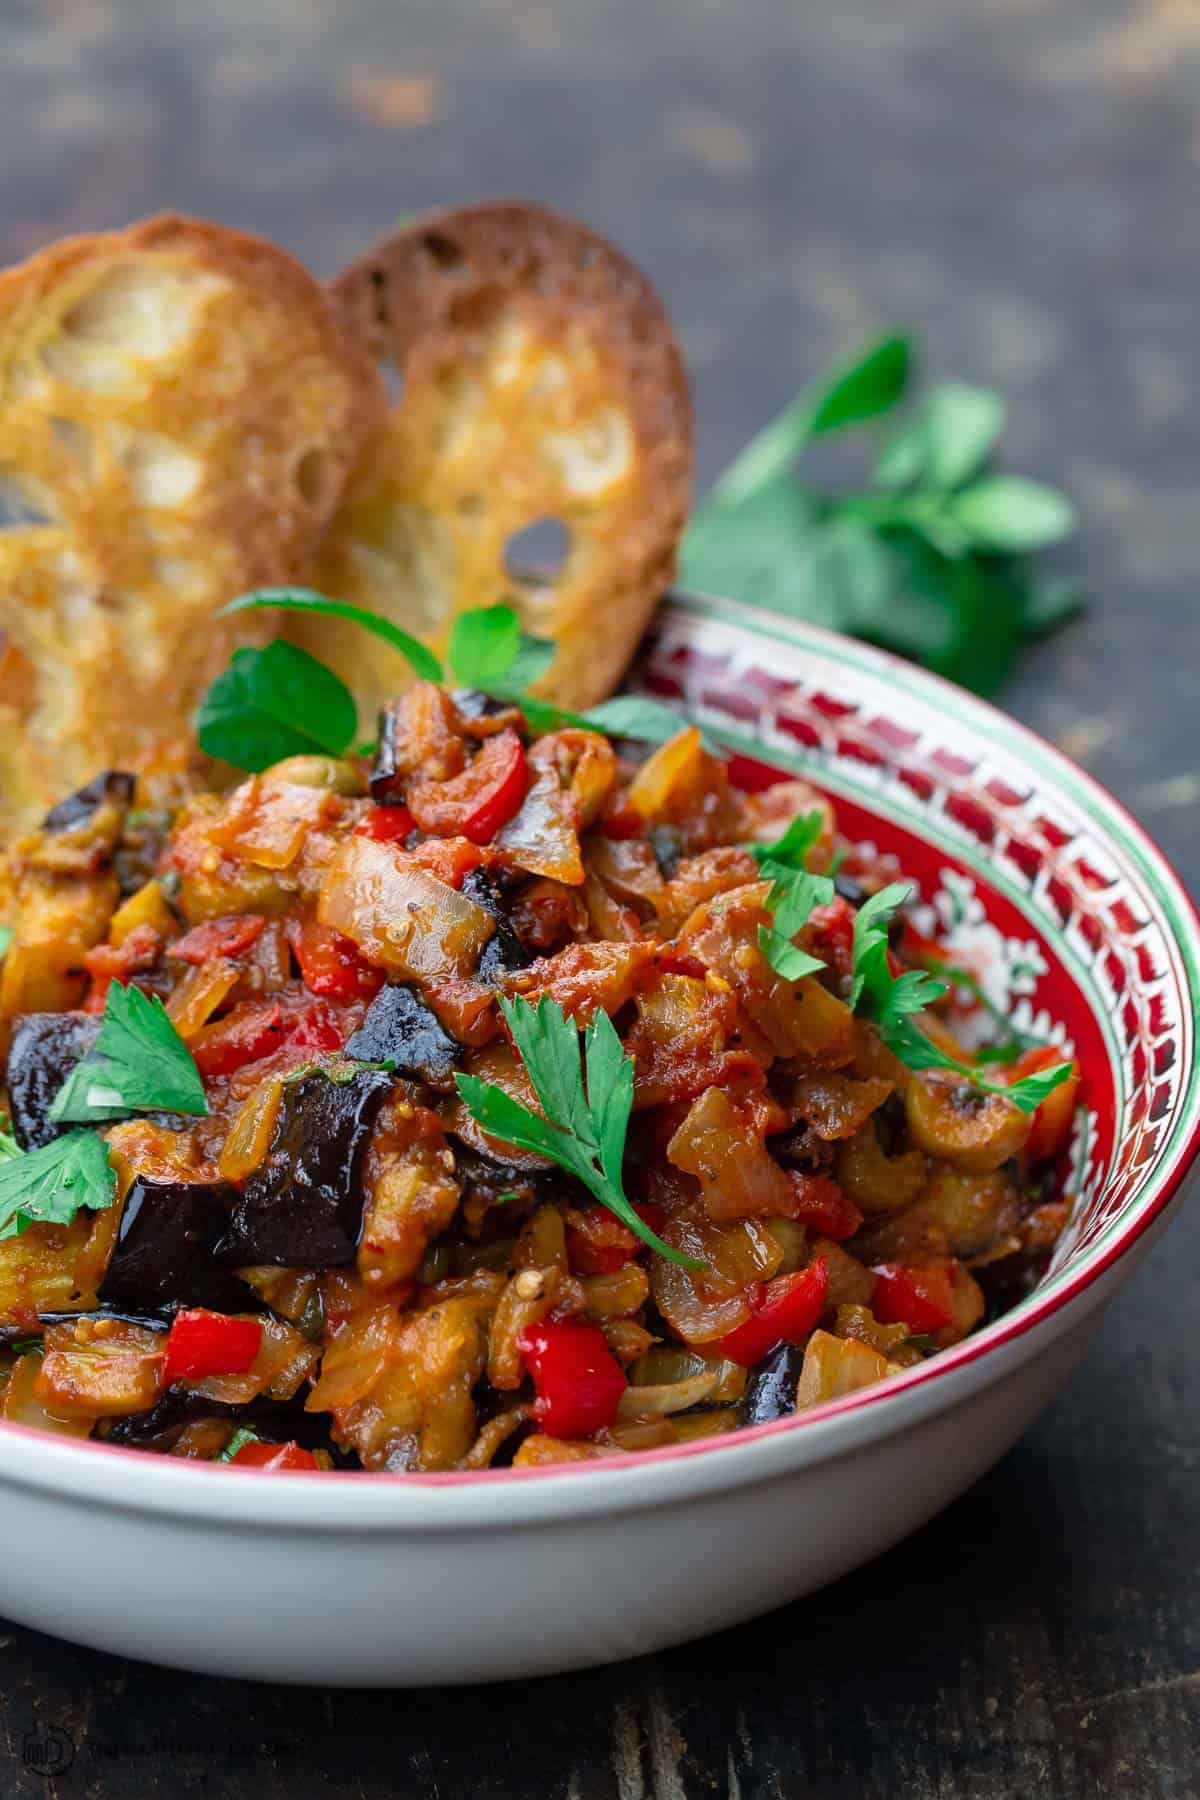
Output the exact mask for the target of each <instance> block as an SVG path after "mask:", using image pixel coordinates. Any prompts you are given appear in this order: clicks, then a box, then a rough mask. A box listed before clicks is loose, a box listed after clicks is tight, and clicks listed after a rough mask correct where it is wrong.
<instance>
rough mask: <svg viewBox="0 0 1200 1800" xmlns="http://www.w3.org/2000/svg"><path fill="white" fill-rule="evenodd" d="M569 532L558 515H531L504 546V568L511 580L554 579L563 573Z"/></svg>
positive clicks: (569, 536) (568, 545)
mask: <svg viewBox="0 0 1200 1800" xmlns="http://www.w3.org/2000/svg"><path fill="white" fill-rule="evenodd" d="M570 548H571V534H570V532H569V531H568V530H567V528H566V526H565V525H564V524H563V522H562V520H561V519H554V518H550V517H549V516H547V517H546V518H542V519H534V520H533V522H532V524H530V525H523V526H522V527H521V529H520V530H519V531H514V532H513V533H512V535H511V536H510V537H509V539H508V542H507V543H506V544H505V546H504V572H505V574H506V575H507V576H508V577H509V578H510V579H511V580H513V581H554V580H556V579H557V577H558V576H559V575H561V573H562V569H563V564H564V563H565V562H566V560H567V555H568V553H569V551H570Z"/></svg>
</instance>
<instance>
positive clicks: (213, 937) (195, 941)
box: [168, 913, 267, 963]
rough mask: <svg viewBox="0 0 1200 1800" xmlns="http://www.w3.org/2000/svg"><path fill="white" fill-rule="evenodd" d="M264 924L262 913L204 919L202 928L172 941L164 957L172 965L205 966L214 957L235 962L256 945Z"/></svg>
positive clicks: (197, 928) (194, 928) (196, 927)
mask: <svg viewBox="0 0 1200 1800" xmlns="http://www.w3.org/2000/svg"><path fill="white" fill-rule="evenodd" d="M266 923H267V921H266V919H265V918H264V916H263V914H262V913H230V914H228V915H227V916H226V917H225V918H223V919H206V920H205V921H204V923H203V925H196V926H194V927H193V928H192V930H191V931H189V932H187V933H186V934H185V935H184V936H183V937H181V938H176V940H175V942H174V943H173V944H172V945H171V947H170V950H169V953H168V954H169V955H171V956H172V957H174V958H175V960H176V962H186V963H206V962H211V961H212V959H213V957H214V956H224V957H228V958H229V959H230V960H231V961H236V959H237V958H238V957H239V956H244V955H245V954H246V951H247V950H249V949H250V947H251V945H253V944H256V943H257V942H258V940H259V938H260V937H261V936H262V934H263V931H264V930H265V928H266Z"/></svg>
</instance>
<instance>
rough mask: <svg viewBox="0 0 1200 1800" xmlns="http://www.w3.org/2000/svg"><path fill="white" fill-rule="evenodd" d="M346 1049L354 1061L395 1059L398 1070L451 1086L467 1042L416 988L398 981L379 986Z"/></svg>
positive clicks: (419, 1079) (431, 1082)
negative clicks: (461, 1040)
mask: <svg viewBox="0 0 1200 1800" xmlns="http://www.w3.org/2000/svg"><path fill="white" fill-rule="evenodd" d="M344 1054H345V1055H346V1056H349V1057H351V1058H352V1059H353V1060H354V1061H355V1062H387V1063H391V1065H392V1067H393V1069H394V1070H395V1071H396V1073H397V1074H398V1075H407V1076H409V1077H410V1078H411V1079H412V1080H414V1081H425V1082H428V1083H429V1085H430V1086H431V1087H448V1086H449V1084H450V1077H451V1075H452V1073H453V1071H454V1065H455V1064H456V1063H457V1062H458V1060H459V1058H460V1057H461V1056H462V1054H463V1048H462V1045H461V1044H460V1043H458V1041H457V1040H456V1039H455V1038H452V1037H451V1036H450V1033H449V1032H448V1031H447V1030H446V1029H445V1028H444V1026H443V1025H442V1023H441V1020H440V1019H439V1018H438V1016H437V1014H436V1013H435V1012H434V1010H433V1008H432V1007H430V1006H427V1005H426V1004H425V1002H424V1000H422V999H421V998H420V996H419V995H418V994H416V993H415V992H414V991H413V989H412V988H410V987H404V986H403V985H402V984H400V983H395V982H394V983H392V984H391V985H390V986H389V987H384V988H380V990H379V992H378V993H377V994H376V996H375V998H374V999H373V1000H372V1002H371V1004H370V1006H369V1007H368V1008H367V1013H366V1017H365V1018H364V1019H363V1022H362V1024H361V1025H360V1026H359V1028H358V1030H357V1031H356V1032H354V1034H353V1035H352V1036H351V1038H350V1039H349V1041H348V1042H347V1044H346V1048H345V1052H344Z"/></svg>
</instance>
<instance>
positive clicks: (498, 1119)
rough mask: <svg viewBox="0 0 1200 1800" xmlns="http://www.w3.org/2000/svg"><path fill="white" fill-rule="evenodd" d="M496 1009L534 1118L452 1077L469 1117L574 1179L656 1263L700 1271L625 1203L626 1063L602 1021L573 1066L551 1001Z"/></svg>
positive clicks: (505, 1003)
mask: <svg viewBox="0 0 1200 1800" xmlns="http://www.w3.org/2000/svg"><path fill="white" fill-rule="evenodd" d="M500 1010H501V1012H502V1013H503V1014H504V1019H505V1023H506V1024H507V1026H508V1028H509V1030H510V1032H511V1033H512V1039H513V1043H514V1044H515V1045H516V1048H517V1053H518V1055H519V1056H520V1058H521V1061H522V1062H523V1063H524V1065H525V1069H526V1072H527V1073H528V1076H529V1080H530V1083H531V1084H532V1087H533V1091H534V1093H535V1094H536V1095H537V1099H538V1105H539V1106H540V1107H541V1108H542V1112H541V1113H536V1112H534V1111H533V1110H532V1108H530V1107H528V1106H526V1105H524V1104H523V1102H522V1101H520V1100H517V1099H515V1098H514V1097H513V1095H512V1094H509V1093H506V1092H505V1090H504V1089H503V1088H499V1087H496V1086H495V1084H494V1083H492V1082H489V1081H481V1080H480V1079H479V1077H478V1076H476V1075H456V1076H455V1078H454V1079H455V1081H456V1082H457V1083H458V1091H459V1093H460V1094H461V1095H462V1097H463V1099H464V1101H465V1102H466V1104H467V1108H468V1110H469V1112H470V1114H471V1117H472V1118H473V1119H474V1120H475V1121H476V1123H477V1124H479V1125H481V1126H482V1127H483V1129H484V1131H486V1132H487V1133H488V1134H489V1135H490V1136H491V1137H495V1138H499V1139H500V1140H501V1142H503V1143H506V1144H513V1145H514V1146H515V1147H516V1148H517V1149H518V1150H529V1151H532V1153H533V1154H534V1155H535V1156H545V1157H549V1159H550V1161H551V1162H555V1163H557V1164H558V1166H559V1168H560V1169H565V1170H566V1172H567V1173H568V1174H569V1175H574V1176H575V1178H576V1180H577V1181H581V1182H582V1183H583V1185H584V1187H586V1188H587V1189H588V1191H589V1192H590V1193H592V1194H594V1195H595V1197H596V1199H597V1200H599V1201H600V1203H601V1205H602V1206H606V1207H607V1208H608V1209H609V1211H610V1212H612V1213H615V1214H616V1216H617V1218H618V1219H620V1221H621V1223H622V1224H623V1225H626V1226H628V1228H629V1230H630V1231H633V1232H636V1234H637V1236H638V1237H639V1238H641V1240H642V1242H643V1243H645V1244H649V1246H650V1248H651V1249H652V1250H657V1252H658V1254H659V1255H660V1256H665V1257H666V1258H667V1259H668V1260H669V1261H670V1262H675V1263H682V1264H683V1265H684V1266H685V1267H686V1268H698V1267H700V1266H701V1265H700V1264H698V1263H697V1262H696V1261H695V1260H694V1259H693V1258H691V1257H687V1256H684V1255H683V1254H682V1253H681V1252H680V1251H678V1250H673V1249H672V1248H671V1246H670V1245H669V1244H664V1243H663V1241H662V1239H661V1238H660V1237H658V1236H657V1235H656V1233H655V1232H653V1231H651V1229H650V1227H649V1226H648V1225H647V1224H646V1222H645V1220H644V1219H642V1218H640V1217H639V1216H638V1214H637V1213H636V1212H635V1211H634V1209H633V1207H632V1206H631V1205H630V1203H629V1201H628V1199H627V1197H626V1194H625V1188H624V1183H623V1179H622V1173H621V1167H622V1162H623V1160H624V1155H625V1134H626V1132H627V1130H628V1127H629V1115H630V1113H631V1111H632V1110H633V1059H632V1057H629V1056H626V1054H625V1052H624V1050H623V1048H622V1046H621V1040H620V1038H619V1037H618V1036H617V1033H616V1028H615V1027H614V1025H613V1022H612V1020H611V1019H610V1018H609V1017H608V1014H607V1013H604V1012H597V1014H596V1016H595V1018H594V1019H593V1020H592V1023H591V1024H590V1025H589V1026H588V1027H587V1030H586V1031H585V1032H584V1034H583V1059H582V1065H581V1061H580V1043H579V1031H578V1029H577V1027H576V1026H575V1025H574V1024H573V1023H572V1021H571V1020H570V1019H568V1018H567V1016H566V1014H565V1013H564V1012H563V1009H562V1007H561V1006H559V1005H558V1004H557V1002H555V1001H553V1000H551V999H549V998H548V997H547V996H545V995H543V996H542V998H541V999H539V1000H538V1001H536V1002H530V1001H528V1000H523V999H521V998H519V997H518V998H517V999H515V1000H501V1002H500ZM585 1071H586V1076H587V1083H586V1087H585V1085H584V1074H585ZM543 1115H544V1116H543Z"/></svg>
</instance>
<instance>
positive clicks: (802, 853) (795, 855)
mask: <svg viewBox="0 0 1200 1800" xmlns="http://www.w3.org/2000/svg"><path fill="white" fill-rule="evenodd" d="M822 826H823V820H822V818H821V815H820V813H819V812H818V811H817V809H816V807H814V808H813V810H812V811H811V812H806V813H797V814H796V817H795V818H794V819H793V820H792V822H791V824H790V825H789V826H788V828H787V830H786V831H785V832H784V833H783V835H782V837H777V838H776V839H775V842H774V843H773V844H751V845H750V846H749V850H750V854H751V856H752V857H753V858H754V860H755V862H756V863H757V864H758V866H759V868H760V869H761V868H762V867H764V866H765V864H767V863H776V864H778V865H779V866H780V867H781V868H784V869H803V868H805V867H806V866H807V863H806V859H807V857H808V853H809V851H810V850H811V849H812V847H813V845H814V844H815V843H816V842H817V840H818V839H819V837H820V835H821V830H822Z"/></svg>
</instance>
